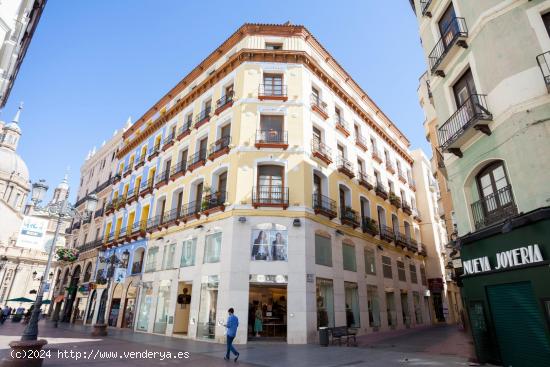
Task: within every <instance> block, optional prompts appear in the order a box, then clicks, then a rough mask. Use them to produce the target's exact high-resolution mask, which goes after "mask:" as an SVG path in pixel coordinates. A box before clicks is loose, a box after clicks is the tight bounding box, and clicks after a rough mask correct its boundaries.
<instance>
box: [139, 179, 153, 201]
mask: <svg viewBox="0 0 550 367" xmlns="http://www.w3.org/2000/svg"><path fill="white" fill-rule="evenodd" d="M154 182H155V181H154V178H150V179H149V180H147V181H146V182H144V183H142V184H141V187H140V188H139V196H140V197H145V196H146V195H147V194H150V193H152V192H153V187H154Z"/></svg>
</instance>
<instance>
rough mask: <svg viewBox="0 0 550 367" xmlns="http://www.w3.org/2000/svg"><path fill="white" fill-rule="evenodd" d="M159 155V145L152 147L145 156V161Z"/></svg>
mask: <svg viewBox="0 0 550 367" xmlns="http://www.w3.org/2000/svg"><path fill="white" fill-rule="evenodd" d="M159 154H160V145H157V146H154V147H152V148H151V149H150V150H149V155H148V156H147V160H148V161H151V160H153V159H155V158H156V157H158V155H159Z"/></svg>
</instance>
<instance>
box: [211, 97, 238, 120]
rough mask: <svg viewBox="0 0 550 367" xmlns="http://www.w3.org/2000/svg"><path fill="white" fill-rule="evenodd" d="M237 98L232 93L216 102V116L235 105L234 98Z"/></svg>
mask: <svg viewBox="0 0 550 367" xmlns="http://www.w3.org/2000/svg"><path fill="white" fill-rule="evenodd" d="M234 96H235V93H234V92H230V93H227V94H225V95H224V96H222V97H221V98H220V99H218V100H217V101H216V110H215V111H214V113H215V114H216V115H218V114H220V113H221V112H222V111H223V110H225V109H226V108H229V107H231V105H233V97H234Z"/></svg>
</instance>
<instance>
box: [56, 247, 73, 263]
mask: <svg viewBox="0 0 550 367" xmlns="http://www.w3.org/2000/svg"><path fill="white" fill-rule="evenodd" d="M56 256H57V260H59V261H67V262H73V261H75V260H76V259H78V251H77V250H76V249H74V248H60V249H57V251H56Z"/></svg>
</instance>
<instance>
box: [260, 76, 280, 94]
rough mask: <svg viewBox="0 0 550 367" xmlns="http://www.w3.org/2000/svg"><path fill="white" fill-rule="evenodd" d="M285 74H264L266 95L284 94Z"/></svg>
mask: <svg viewBox="0 0 550 367" xmlns="http://www.w3.org/2000/svg"><path fill="white" fill-rule="evenodd" d="M283 92H284V91H283V75H282V74H264V94H265V95H266V96H283V95H284V93H283Z"/></svg>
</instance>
